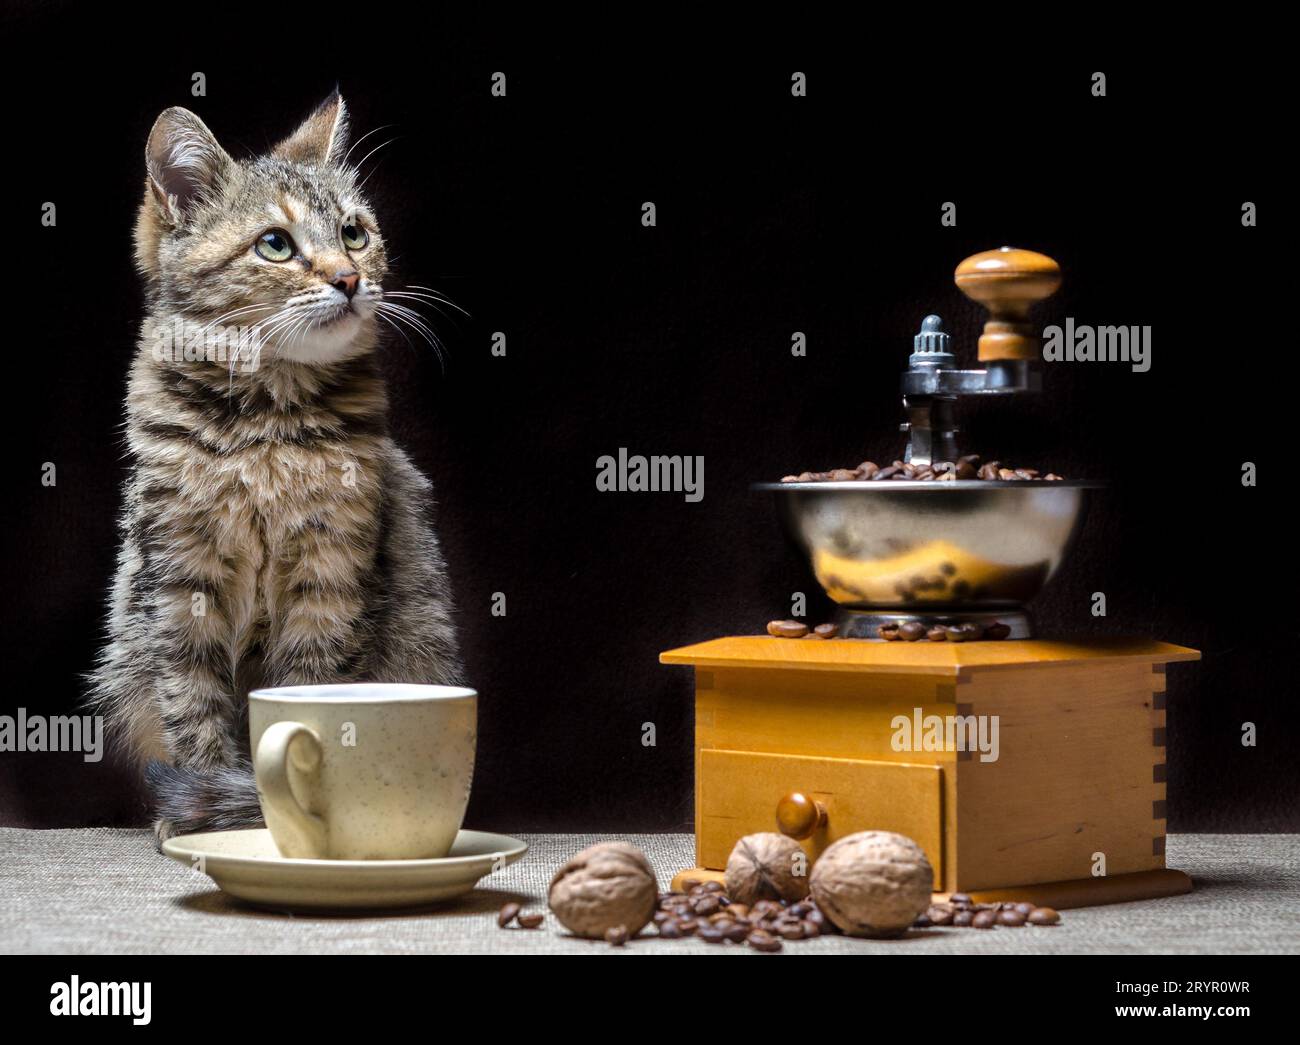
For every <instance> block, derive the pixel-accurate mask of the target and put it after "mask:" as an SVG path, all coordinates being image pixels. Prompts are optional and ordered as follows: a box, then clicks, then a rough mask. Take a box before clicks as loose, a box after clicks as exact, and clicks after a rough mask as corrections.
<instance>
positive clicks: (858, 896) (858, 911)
mask: <svg viewBox="0 0 1300 1045" xmlns="http://www.w3.org/2000/svg"><path fill="white" fill-rule="evenodd" d="M810 884H811V886H812V896H813V899H814V900H815V901H816V902H817V906H818V907H819V908H820V909H821V911H822V913H823V914H824V915H825V916H826V917H827V918H829V919H830V920H831V921H832V922H834V923H835V924H836V925H837V926H839V928H840V929H842V930H843V931H844V932H846V933H847V934H848V935H850V936H900V935H902V934H903V933H904V932H905V931H906V930H907V928H908V927H909V926H910V925H911V924H912V923H913V922H914V921H916V918H917V915H919V914H921V912H923V911H924V910H925V909H926V908H927V907H929V906H930V889H931V887H932V886H933V884H934V870H933V869H932V868H931V867H930V861H929V860H927V859H926V858H925V853H924V852H922V850H921V847H920V846H919V845H917V844H916V843H915V842H913V841H912V840H911V839H910V838H907V837H905V836H903V835H896V834H894V833H892V832H890V831H861V832H859V833H858V834H854V835H846V836H845V837H844V838H841V839H840V840H839V841H838V842H835V843H833V844H832V845H830V846H828V847H827V849H826V851H825V852H824V853H822V855H821V857H820V858H819V859H818V860H817V863H816V864H814V865H813V870H812V875H811V878H810Z"/></svg>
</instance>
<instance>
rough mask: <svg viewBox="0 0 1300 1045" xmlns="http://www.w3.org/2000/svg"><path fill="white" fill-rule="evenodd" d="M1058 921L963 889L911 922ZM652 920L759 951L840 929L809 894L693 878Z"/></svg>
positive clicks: (670, 934)
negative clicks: (736, 888)
mask: <svg viewBox="0 0 1300 1045" xmlns="http://www.w3.org/2000/svg"><path fill="white" fill-rule="evenodd" d="M544 920H545V916H544V915H542V914H540V913H538V912H531V913H530V912H526V911H524V910H523V909H522V907H521V906H520V905H519V904H517V903H508V904H505V905H504V906H503V907H502V908H501V910H500V911H499V912H498V913H497V927H498V928H501V929H506V928H509V927H510V925H511V923H517V924H518V925H519V926H520V927H521V928H524V929H536V928H538V927H539V926H540V925H541V924H542V922H543V921H544ZM1060 921H1061V916H1060V915H1059V914H1057V913H1056V911H1054V910H1053V909H1052V908H1050V907H1039V906H1037V905H1035V904H1032V903H1030V902H1029V901H1027V900H1008V901H1005V902H1003V903H974V902H973V901H972V900H971V898H970V896H969V895H967V894H966V893H953V894H952V895H951V896H950V897H948V901H947V902H946V903H934V904H931V905H930V906H929V908H928V909H927V910H926V912H925V913H924V914H923V915H921V916H920V917H919V918H917V919H916V921H915V922H913V923H912V928H914V929H930V928H949V927H951V928H957V929H966V928H969V929H993V928H996V927H1001V928H1006V929H1017V928H1020V927H1022V926H1025V925H1034V926H1049V925H1059V924H1060ZM654 925H655V927H656V928H657V929H658V934H659V938H660V939H661V940H680V939H683V938H685V937H688V936H694V937H695V938H696V939H699V940H702V941H703V942H704V943H708V944H728V943H730V944H744V945H745V946H747V947H749V948H751V949H753V950H755V951H760V952H763V953H774V952H776V951H780V950H782V949H784V947H785V944H786V943H787V942H790V943H794V942H796V941H798V940H811V939H815V938H816V937H818V936H829V935H833V934H838V933H839V929H837V928H836V927H835V924H834V923H833V922H832V921H831V920H830V919H829V918H827V917H826V916H825V915H824V914H822V912H821V910H820V909H819V908H818V906H817V903H816V901H814V900H813V899H812V898H811V897H809V898H808V899H805V900H799V901H797V902H795V903H789V902H787V901H785V900H759V901H758V902H757V903H755V904H754V905H753V906H747V905H745V904H741V903H733V902H732V900H731V898H730V897H729V896H727V893H726V887H725V886H724V885H723V884H722V883H721V882H714V881H709V882H701V881H699V880H697V879H694V878H687V879H685V880H684V881H683V882H682V889H681V890H680V891H670V892H666V893H660V894H659V898H658V900H657V901H656V904H655V913H654ZM605 941H606V942H607V943H608V944H609V945H610V946H611V947H622V946H623V944H625V943H627V941H628V931H627V929H625V928H624V927H623V926H621V925H619V926H615V927H614V928H612V929H610V930H608V931H607V932H606V933H605Z"/></svg>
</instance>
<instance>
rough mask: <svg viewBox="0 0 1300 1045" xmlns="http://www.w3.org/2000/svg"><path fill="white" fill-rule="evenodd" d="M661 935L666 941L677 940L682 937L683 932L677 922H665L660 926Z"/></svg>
mask: <svg viewBox="0 0 1300 1045" xmlns="http://www.w3.org/2000/svg"><path fill="white" fill-rule="evenodd" d="M659 935H660V936H662V937H663V938H664V939H665V940H677V939H680V938H681V936H682V931H681V930H680V929H679V928H677V923H676V922H664V924H663V925H661V926H659Z"/></svg>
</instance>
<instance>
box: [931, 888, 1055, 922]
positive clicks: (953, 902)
mask: <svg viewBox="0 0 1300 1045" xmlns="http://www.w3.org/2000/svg"><path fill="white" fill-rule="evenodd" d="M1060 921H1061V916H1060V915H1059V914H1057V913H1056V911H1054V910H1053V909H1052V908H1050V907H1038V906H1035V905H1034V904H1032V903H1030V902H1029V901H1028V900H1007V901H1004V902H1003V903H972V902H971V898H970V897H969V896H968V895H967V894H966V893H953V894H952V895H951V896H950V897H948V902H947V903H936V904H931V905H930V907H929V909H928V910H927V911H926V912H925V914H923V915H921V917H919V918H918V919H917V920H916V921H915V922H913V923H912V927H913V928H915V929H928V928H930V927H931V926H934V927H940V928H942V927H946V926H954V927H956V928H958V929H965V928H970V929H992V928H994V927H995V926H1002V927H1003V928H1006V929H1019V928H1020V927H1021V926H1024V925H1038V926H1047V925H1058V924H1059V923H1060Z"/></svg>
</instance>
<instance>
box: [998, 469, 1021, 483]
mask: <svg viewBox="0 0 1300 1045" xmlns="http://www.w3.org/2000/svg"><path fill="white" fill-rule="evenodd" d="M998 478H999V479H1001V480H1003V482H1011V481H1012V480H1014V479H1019V478H1020V476H1018V475H1016V473H1015V472H1013V471H1012V470H1011V469H1010V468H999V469H998Z"/></svg>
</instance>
